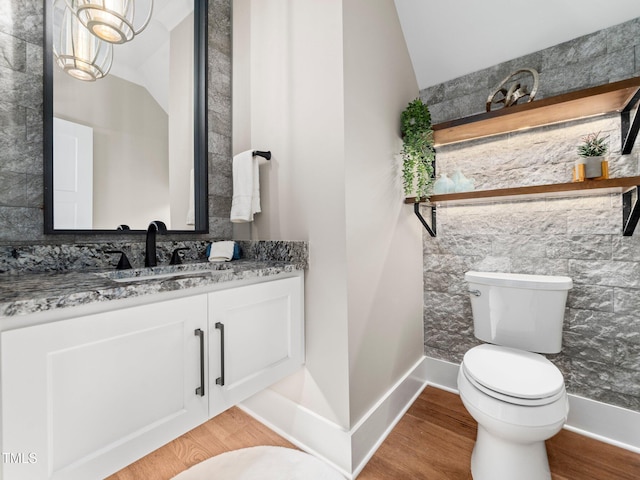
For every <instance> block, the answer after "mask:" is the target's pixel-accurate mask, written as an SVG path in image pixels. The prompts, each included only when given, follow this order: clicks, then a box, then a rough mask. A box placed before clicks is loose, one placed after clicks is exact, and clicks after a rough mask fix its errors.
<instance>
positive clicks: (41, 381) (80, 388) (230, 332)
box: [0, 272, 304, 480]
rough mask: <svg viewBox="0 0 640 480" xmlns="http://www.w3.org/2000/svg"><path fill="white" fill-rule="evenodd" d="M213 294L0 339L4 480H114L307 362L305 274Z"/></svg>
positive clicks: (36, 327)
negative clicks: (111, 479) (125, 469)
mask: <svg viewBox="0 0 640 480" xmlns="http://www.w3.org/2000/svg"><path fill="white" fill-rule="evenodd" d="M212 290H214V291H212ZM212 290H209V289H204V290H203V289H199V290H198V291H197V294H196V295H194V294H193V292H192V295H191V296H183V297H178V298H171V299H167V297H160V298H162V299H163V300H162V301H157V300H156V301H155V302H154V303H148V304H145V305H139V304H138V305H136V306H130V305H131V304H130V303H126V302H125V303H118V302H114V306H115V305H119V308H118V309H114V310H109V311H103V312H101V313H92V312H89V313H87V311H86V310H82V309H80V311H83V312H84V313H83V314H82V315H80V314H79V313H75V312H77V311H78V310H74V309H73V308H70V309H69V317H66V318H63V319H60V318H59V317H58V318H56V319H55V320H51V321H48V322H47V321H38V322H34V323H36V324H32V325H31V326H26V327H18V328H14V329H11V330H5V331H3V332H2V333H0V362H1V365H0V375H1V377H0V381H1V387H2V388H1V397H0V398H1V402H2V403H1V409H2V424H1V432H2V445H1V446H2V452H3V462H2V475H0V480H22V479H57V480H63V479H64V480H69V479H79V480H88V479H99V478H104V477H106V476H108V475H110V474H112V473H114V472H116V471H118V470H120V469H121V468H123V467H125V466H127V465H128V464H130V463H132V462H134V461H135V460H137V459H138V458H140V457H142V456H144V455H147V454H148V453H150V452H152V451H153V450H155V449H157V448H159V447H160V446H162V445H164V444H166V443H167V442H169V441H171V440H173V439H174V438H176V437H178V436H180V435H182V434H183V433H185V432H187V431H188V430H190V429H192V428H194V427H196V426H197V425H199V424H201V423H203V422H205V421H206V420H207V419H208V418H210V417H212V416H215V415H217V414H219V413H220V412H222V411H223V410H225V409H227V408H229V407H231V406H233V405H235V404H237V403H238V402H240V401H242V400H243V399H245V398H247V397H249V396H250V395H253V394H255V393H257V392H259V391H260V390H263V389H264V388H266V387H268V386H269V385H271V384H273V383H275V382H276V381H278V380H280V379H282V378H284V377H285V376H287V375H289V374H291V373H293V372H294V371H295V370H296V369H298V368H299V367H300V366H301V365H302V364H303V362H304V326H303V325H304V321H303V318H304V316H303V276H302V272H299V274H297V275H296V276H286V277H280V278H276V279H268V280H267V279H265V280H263V281H262V282H261V283H253V284H240V285H238V283H236V284H233V285H231V284H229V285H215V286H213V287H212ZM188 294H189V292H188V291H185V295H188ZM174 297H175V296H174ZM140 298H143V297H140ZM143 300H146V301H149V300H148V299H143ZM122 305H127V306H126V308H124V307H122ZM102 308H103V310H104V309H105V308H108V304H106V305H105V304H103V305H102ZM93 312H95V310H94V311H93ZM60 313H66V312H60ZM38 315H45V314H32V317H33V318H35V317H37V316H38ZM33 318H32V319H33ZM37 318H41V317H37ZM223 331H224V333H223ZM223 337H224V338H223ZM223 363H224V367H223ZM223 377H224V378H223Z"/></svg>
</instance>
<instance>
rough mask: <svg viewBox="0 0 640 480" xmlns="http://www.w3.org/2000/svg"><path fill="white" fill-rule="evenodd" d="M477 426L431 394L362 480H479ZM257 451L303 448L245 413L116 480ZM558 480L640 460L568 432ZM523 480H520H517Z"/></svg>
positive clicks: (160, 475) (634, 470) (458, 405)
mask: <svg viewBox="0 0 640 480" xmlns="http://www.w3.org/2000/svg"><path fill="white" fill-rule="evenodd" d="M475 435H476V423H475V421H474V420H473V419H472V418H471V417H470V416H469V414H468V413H467V411H466V410H465V408H464V406H463V405H462V402H461V401H460V398H459V397H458V396H457V395H455V394H452V393H448V392H445V391H443V390H440V389H437V388H433V387H427V388H426V389H425V390H424V392H422V394H421V395H420V396H419V397H418V399H417V400H416V402H415V403H414V404H413V405H412V406H411V408H410V409H409V411H408V412H407V413H406V414H405V415H404V417H402V419H401V420H400V422H398V425H396V427H395V428H394V429H393V431H392V432H391V434H390V435H389V436H388V437H387V439H386V440H385V441H384V442H383V444H382V445H381V446H380V448H379V449H378V451H377V452H376V453H375V455H374V456H373V457H372V458H371V460H370V461H369V463H367V465H366V467H365V468H364V470H363V471H362V473H361V474H360V475H359V476H358V480H471V473H470V472H469V462H470V459H471V450H472V449H473V442H474V440H475ZM256 445H279V446H284V447H292V448H295V447H294V446H293V445H292V444H290V443H289V442H288V441H286V440H285V439H283V438H282V437H280V436H278V435H277V434H275V433H274V432H272V431H271V430H269V429H268V428H266V427H265V426H264V425H262V424H260V423H259V422H257V421H255V420H254V419H252V418H251V417H249V416H248V415H247V414H245V413H243V412H242V411H241V410H239V409H237V408H232V409H230V410H228V411H227V412H225V413H223V414H221V415H219V416H217V417H215V418H214V419H212V420H210V421H209V422H207V423H205V424H204V425H201V426H200V427H198V428H196V429H194V430H192V431H190V432H188V433H187V434H185V435H183V436H182V437H180V438H178V439H176V440H174V441H173V442H171V443H169V444H167V445H165V446H164V447H162V448H160V449H158V450H156V451H155V452H153V453H151V454H149V455H148V456H146V457H144V458H142V459H140V460H139V461H137V462H136V463H134V464H132V465H130V466H129V467H127V468H125V469H123V470H121V471H119V472H118V473H116V474H114V475H112V476H111V477H109V480H150V479H153V480H165V479H166V480H168V479H170V478H171V477H173V476H174V475H177V474H178V473H180V472H181V471H183V470H186V469H187V468H189V467H190V466H192V465H195V464H196V463H198V462H201V461H202V460H205V459H207V458H209V457H211V456H213V455H217V454H220V453H223V452H226V451H229V450H235V449H239V448H244V447H251V446H256ZM547 451H548V454H549V463H550V465H551V471H552V478H553V480H638V479H640V454H635V453H632V452H629V451H627V450H623V449H620V448H616V447H613V446H611V445H608V444H605V443H602V442H598V441H596V440H593V439H590V438H587V437H583V436H581V435H577V434H575V433H572V432H569V431H567V430H562V431H561V432H560V433H559V434H558V435H556V436H555V437H553V438H552V439H551V440H549V441H547ZM514 480H517V479H514Z"/></svg>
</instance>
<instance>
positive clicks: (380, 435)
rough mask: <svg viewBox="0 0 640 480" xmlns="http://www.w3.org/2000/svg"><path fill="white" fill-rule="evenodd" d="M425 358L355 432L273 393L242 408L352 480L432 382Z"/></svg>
mask: <svg viewBox="0 0 640 480" xmlns="http://www.w3.org/2000/svg"><path fill="white" fill-rule="evenodd" d="M423 363H424V358H423V359H420V360H419V361H418V362H417V363H416V364H415V365H414V366H413V367H412V368H411V369H409V371H408V372H407V373H406V374H405V375H404V376H403V377H402V378H401V379H400V380H399V381H398V382H397V383H396V384H395V385H394V386H393V387H392V388H390V389H389V390H388V391H387V393H386V394H385V395H384V396H383V397H382V398H381V399H380V400H379V401H378V402H377V403H376V404H375V405H374V406H373V407H372V408H371V409H370V410H369V411H368V412H367V413H366V414H365V415H364V417H363V418H362V419H361V420H360V421H359V422H358V423H357V424H356V425H355V426H354V427H353V428H351V429H350V430H345V429H343V428H341V427H340V426H339V425H337V424H335V423H333V422H331V421H328V420H326V419H325V418H323V417H321V416H319V415H318V414H316V413H314V412H312V411H311V410H309V409H307V408H305V407H303V406H301V405H299V404H297V403H295V402H293V401H292V400H290V399H288V398H285V397H283V396H282V395H280V394H279V393H277V392H275V391H273V390H271V389H267V390H264V391H262V392H260V393H258V394H257V395H254V396H253V397H251V398H249V399H247V400H245V401H244V402H242V404H240V405H239V407H240V408H241V409H242V410H244V411H245V412H247V413H248V414H249V415H251V416H253V417H255V418H256V419H257V420H259V421H260V422H262V423H264V424H265V425H267V426H268V427H270V428H271V429H273V430H274V431H275V432H277V433H278V434H280V435H281V436H283V437H284V438H286V439H287V440H289V441H290V442H291V443H293V444H294V445H296V446H297V447H299V448H301V449H302V450H304V451H307V452H309V453H311V454H313V455H315V456H317V457H319V458H322V459H323V460H325V461H326V462H327V463H329V464H330V465H332V466H333V467H334V468H335V469H336V470H338V471H339V472H341V473H342V474H343V475H344V476H345V477H347V478H348V479H350V480H352V479H354V478H355V477H356V476H357V475H358V474H359V473H360V471H361V470H362V469H363V468H364V466H365V465H366V463H367V462H368V461H369V459H370V458H371V456H372V455H373V454H374V453H375V451H376V450H377V449H378V447H379V446H380V444H381V443H382V442H383V441H384V439H385V438H386V437H387V435H388V434H389V433H390V432H391V430H392V429H393V427H394V426H395V425H396V423H398V421H399V420H400V419H401V418H402V416H403V415H404V414H405V412H406V411H407V409H408V408H409V407H410V406H411V404H413V402H414V401H415V399H416V398H417V397H418V395H420V393H421V392H422V390H423V389H424V387H425V386H426V382H425V380H424V373H423Z"/></svg>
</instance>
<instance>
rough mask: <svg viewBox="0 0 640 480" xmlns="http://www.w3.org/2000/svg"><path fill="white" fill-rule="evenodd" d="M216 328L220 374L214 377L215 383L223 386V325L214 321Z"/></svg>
mask: <svg viewBox="0 0 640 480" xmlns="http://www.w3.org/2000/svg"><path fill="white" fill-rule="evenodd" d="M216 328H217V329H218V330H220V376H219V377H218V378H216V385H220V386H221V387H224V325H223V324H222V323H220V322H216Z"/></svg>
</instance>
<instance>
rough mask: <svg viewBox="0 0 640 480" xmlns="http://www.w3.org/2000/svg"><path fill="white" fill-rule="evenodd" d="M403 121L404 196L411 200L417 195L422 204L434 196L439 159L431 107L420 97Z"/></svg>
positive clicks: (408, 108)
mask: <svg viewBox="0 0 640 480" xmlns="http://www.w3.org/2000/svg"><path fill="white" fill-rule="evenodd" d="M400 121H401V132H402V141H403V144H402V152H401V153H402V160H403V162H402V180H403V185H404V193H405V196H407V197H410V196H415V198H416V201H419V200H420V199H421V198H422V199H424V198H426V197H428V196H429V195H430V193H431V191H430V190H431V186H432V184H433V162H434V161H435V158H436V150H435V147H434V146H433V130H432V129H431V114H430V113H429V108H428V107H427V105H425V104H424V103H423V102H422V100H421V99H419V98H416V99H415V100H414V101H412V102H410V103H409V105H408V106H407V108H406V109H405V110H404V111H403V112H402V115H401V117H400Z"/></svg>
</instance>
